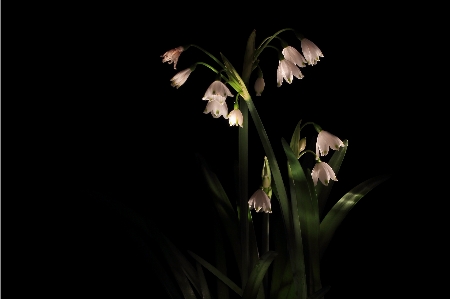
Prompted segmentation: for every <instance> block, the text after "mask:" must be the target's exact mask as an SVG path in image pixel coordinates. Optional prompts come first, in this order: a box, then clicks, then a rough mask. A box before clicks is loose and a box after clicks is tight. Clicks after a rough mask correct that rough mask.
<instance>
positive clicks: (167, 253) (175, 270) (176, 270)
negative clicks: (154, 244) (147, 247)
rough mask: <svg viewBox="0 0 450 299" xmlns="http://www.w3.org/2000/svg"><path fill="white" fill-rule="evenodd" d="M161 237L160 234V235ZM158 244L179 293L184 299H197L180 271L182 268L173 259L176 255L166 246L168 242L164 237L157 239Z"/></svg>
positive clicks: (183, 273)
mask: <svg viewBox="0 0 450 299" xmlns="http://www.w3.org/2000/svg"><path fill="white" fill-rule="evenodd" d="M161 235H162V234H161ZM158 241H159V242H158V243H159V245H160V247H161V251H162V253H163V255H164V257H165V258H166V261H167V263H168V264H169V268H170V269H171V270H172V274H173V276H174V277H175V280H176V281H177V283H178V286H179V287H180V290H181V292H182V293H183V296H184V298H185V299H197V298H196V296H195V293H194V290H193V289H192V287H191V285H190V283H189V280H188V278H187V276H186V274H185V272H184V271H183V269H182V266H181V265H180V264H179V263H178V261H177V259H176V258H174V255H176V253H174V252H172V250H171V248H170V246H169V245H168V242H167V241H168V240H167V239H165V238H164V236H162V237H161V236H160V237H159V238H158Z"/></svg>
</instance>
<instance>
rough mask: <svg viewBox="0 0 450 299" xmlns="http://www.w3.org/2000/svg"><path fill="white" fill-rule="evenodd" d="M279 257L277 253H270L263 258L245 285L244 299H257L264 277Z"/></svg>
mask: <svg viewBox="0 0 450 299" xmlns="http://www.w3.org/2000/svg"><path fill="white" fill-rule="evenodd" d="M277 255H278V253H276V252H275V251H268V252H266V253H265V254H263V256H262V257H261V259H260V261H259V262H258V264H256V266H255V267H254V268H253V270H252V273H251V274H250V277H249V278H248V281H247V284H246V285H245V289H244V293H243V295H242V298H243V299H256V297H257V296H258V292H259V290H260V287H261V284H262V280H263V278H264V275H265V274H266V272H267V269H269V266H270V264H271V263H272V261H273V259H274V258H275V257H276V256H277Z"/></svg>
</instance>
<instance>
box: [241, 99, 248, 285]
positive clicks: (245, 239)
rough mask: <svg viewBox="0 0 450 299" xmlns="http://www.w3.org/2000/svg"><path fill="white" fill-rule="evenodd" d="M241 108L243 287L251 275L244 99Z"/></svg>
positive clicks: (246, 116) (246, 128)
mask: <svg viewBox="0 0 450 299" xmlns="http://www.w3.org/2000/svg"><path fill="white" fill-rule="evenodd" d="M240 108H241V109H240V110H241V112H242V116H243V119H244V120H243V122H242V126H243V127H242V128H240V129H239V199H240V200H239V203H240V210H241V211H240V215H241V217H240V223H241V245H242V246H241V250H242V273H241V278H242V289H244V288H245V285H246V284H247V279H248V275H249V236H248V231H249V225H248V107H247V103H246V102H245V101H242V103H241V105H240Z"/></svg>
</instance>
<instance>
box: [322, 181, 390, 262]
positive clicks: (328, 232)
mask: <svg viewBox="0 0 450 299" xmlns="http://www.w3.org/2000/svg"><path fill="white" fill-rule="evenodd" d="M390 176H391V175H390V174H388V175H380V176H377V177H374V178H371V179H368V180H366V181H364V182H362V183H361V184H359V185H358V186H356V187H355V188H353V189H352V190H350V191H349V192H348V193H347V194H345V195H344V196H343V197H342V198H341V199H340V200H339V201H338V202H337V203H336V204H335V205H334V206H333V208H331V210H330V211H329V212H328V213H327V215H326V216H325V218H324V219H323V220H322V222H321V223H320V234H321V235H320V257H322V256H323V253H324V252H325V250H326V249H327V247H328V244H329V243H330V241H331V238H332V237H333V235H334V232H335V231H336V229H337V228H338V227H339V225H340V224H341V222H342V220H344V218H345V216H346V215H347V214H348V212H350V210H351V209H352V208H353V207H354V206H355V204H356V203H357V202H358V201H359V200H360V199H361V198H362V197H363V196H364V195H366V194H367V193H368V192H369V191H370V190H372V189H373V188H375V187H376V186H378V185H379V184H381V183H382V182H384V181H385V180H387V179H388V178H389V177H390Z"/></svg>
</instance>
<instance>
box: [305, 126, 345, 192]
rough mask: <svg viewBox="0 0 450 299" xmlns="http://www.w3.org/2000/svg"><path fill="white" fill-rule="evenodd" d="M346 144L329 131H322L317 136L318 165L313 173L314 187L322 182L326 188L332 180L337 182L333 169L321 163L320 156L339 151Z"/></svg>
mask: <svg viewBox="0 0 450 299" xmlns="http://www.w3.org/2000/svg"><path fill="white" fill-rule="evenodd" d="M343 146H344V143H343V142H342V141H341V140H340V139H339V138H338V137H336V136H334V135H333V134H331V133H328V132H327V131H324V130H321V131H320V132H319V134H318V135H317V142H316V162H317V163H316V164H315V165H314V168H313V170H312V172H311V177H312V179H313V182H314V185H317V181H318V180H320V181H321V182H322V184H324V185H325V186H327V185H328V182H329V181H330V179H331V180H333V181H337V178H336V175H335V173H334V171H333V169H332V168H331V166H330V165H328V164H327V163H325V162H322V161H320V158H319V153H320V156H326V155H327V154H328V149H329V148H331V149H333V150H336V151H337V150H339V147H343Z"/></svg>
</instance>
